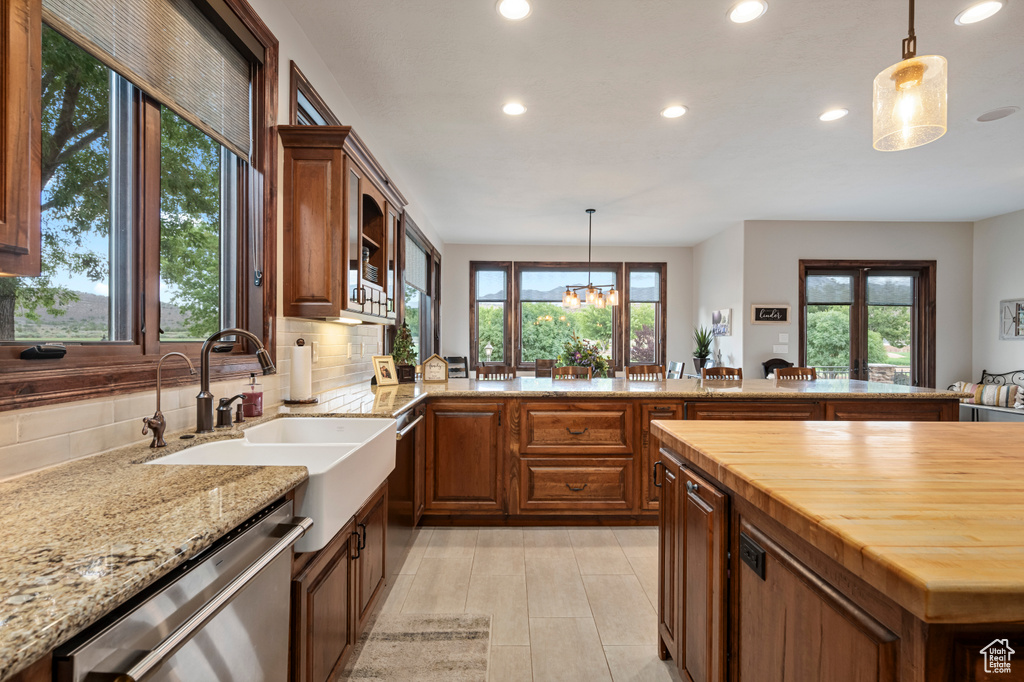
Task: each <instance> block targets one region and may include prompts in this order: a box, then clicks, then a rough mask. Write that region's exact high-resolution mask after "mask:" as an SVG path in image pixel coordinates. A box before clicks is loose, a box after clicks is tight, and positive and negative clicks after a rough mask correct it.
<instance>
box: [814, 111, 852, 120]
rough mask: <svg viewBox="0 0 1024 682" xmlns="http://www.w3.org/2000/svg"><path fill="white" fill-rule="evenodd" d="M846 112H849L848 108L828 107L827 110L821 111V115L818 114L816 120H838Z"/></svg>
mask: <svg viewBox="0 0 1024 682" xmlns="http://www.w3.org/2000/svg"><path fill="white" fill-rule="evenodd" d="M848 113H850V110H849V109H829V110H828V111H826V112H825V113H823V114H822V115H821V116H819V117H818V120H820V121H838V120H839V119H841V118H842V117H843V116H846V115H847V114H848Z"/></svg>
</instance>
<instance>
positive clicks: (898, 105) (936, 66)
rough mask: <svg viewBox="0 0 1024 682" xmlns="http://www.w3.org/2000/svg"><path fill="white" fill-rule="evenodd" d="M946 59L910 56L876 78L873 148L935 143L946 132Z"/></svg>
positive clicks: (882, 149) (930, 56) (883, 149)
mask: <svg viewBox="0 0 1024 682" xmlns="http://www.w3.org/2000/svg"><path fill="white" fill-rule="evenodd" d="M946 71H947V67H946V59H945V58H944V57H940V56H938V55H927V56H924V57H911V58H910V59H904V60H903V61H901V62H899V63H898V64H893V65H892V66H890V67H889V68H888V69H886V70H885V71H883V72H882V73H880V74H878V75H877V76H876V77H875V87H874V91H875V96H874V125H873V135H872V140H873V142H874V147H875V149H877V150H879V151H883V152H894V151H900V150H903V149H912V148H913V147H920V146H921V145H923V144H928V143H929V142H934V141H935V140H937V139H939V138H940V137H942V136H943V135H944V134H945V133H946Z"/></svg>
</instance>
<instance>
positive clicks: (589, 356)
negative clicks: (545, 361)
mask: <svg viewBox="0 0 1024 682" xmlns="http://www.w3.org/2000/svg"><path fill="white" fill-rule="evenodd" d="M558 366H559V367H589V368H590V370H591V373H592V374H593V375H594V376H595V377H606V376H608V359H607V358H605V357H604V356H603V355H601V346H600V345H598V344H596V343H593V342H591V341H587V340H586V339H581V338H580V337H578V336H576V334H573V335H572V338H570V339H569V340H568V341H566V342H565V345H563V346H562V352H561V353H559V355H558Z"/></svg>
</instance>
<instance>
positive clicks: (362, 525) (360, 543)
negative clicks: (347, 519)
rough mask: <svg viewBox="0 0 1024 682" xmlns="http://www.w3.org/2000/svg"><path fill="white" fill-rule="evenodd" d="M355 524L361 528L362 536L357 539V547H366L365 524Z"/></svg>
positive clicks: (361, 548)
mask: <svg viewBox="0 0 1024 682" xmlns="http://www.w3.org/2000/svg"><path fill="white" fill-rule="evenodd" d="M356 525H358V526H359V527H360V528H362V529H363V536H362V537H361V538H360V539H359V549H360V550H363V549H366V524H365V523H360V524H356Z"/></svg>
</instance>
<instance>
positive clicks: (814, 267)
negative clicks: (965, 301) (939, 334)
mask: <svg viewBox="0 0 1024 682" xmlns="http://www.w3.org/2000/svg"><path fill="white" fill-rule="evenodd" d="M934 277H935V263H934V261H916V262H892V261H871V262H849V263H833V262H828V261H801V262H800V281H801V282H802V283H803V285H802V286H801V291H800V299H801V300H800V306H801V319H800V363H801V364H804V365H807V366H812V367H816V368H817V369H818V375H819V376H822V377H824V378H836V379H860V380H864V381H875V382H880V383H890V384H902V385H908V386H909V385H913V386H933V385H934V382H935V379H934V376H935V364H934V363H935V360H934V358H935V317H934V291H935V280H934Z"/></svg>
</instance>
